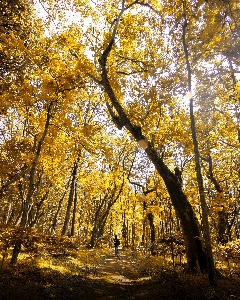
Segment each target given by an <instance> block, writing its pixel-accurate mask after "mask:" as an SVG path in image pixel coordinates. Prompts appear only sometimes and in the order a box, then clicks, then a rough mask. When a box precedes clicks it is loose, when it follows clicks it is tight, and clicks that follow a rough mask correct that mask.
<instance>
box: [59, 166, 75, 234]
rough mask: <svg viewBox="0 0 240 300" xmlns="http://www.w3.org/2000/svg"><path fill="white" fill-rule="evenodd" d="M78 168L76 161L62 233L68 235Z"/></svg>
mask: <svg viewBox="0 0 240 300" xmlns="http://www.w3.org/2000/svg"><path fill="white" fill-rule="evenodd" d="M77 169H78V163H77V162H74V166H73V172H72V182H71V189H70V193H69V198H68V205H67V211H66V215H65V220H64V224H63V229H62V235H67V232H68V226H69V222H70V215H71V207H72V203H73V197H74V192H75V186H76V178H77Z"/></svg>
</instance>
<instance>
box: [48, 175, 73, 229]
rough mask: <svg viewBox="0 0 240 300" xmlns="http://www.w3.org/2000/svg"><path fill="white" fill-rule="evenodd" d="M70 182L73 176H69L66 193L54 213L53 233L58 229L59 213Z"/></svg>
mask: <svg viewBox="0 0 240 300" xmlns="http://www.w3.org/2000/svg"><path fill="white" fill-rule="evenodd" d="M70 183H71V176H70V177H69V180H68V183H67V185H66V187H65V191H64V194H63V196H62V198H61V199H60V200H59V203H58V208H57V211H56V213H55V215H54V218H53V222H52V225H51V227H50V232H51V233H55V231H56V227H57V222H58V217H59V213H60V210H61V207H62V203H63V200H64V198H65V196H66V194H67V190H68V188H69V185H70Z"/></svg>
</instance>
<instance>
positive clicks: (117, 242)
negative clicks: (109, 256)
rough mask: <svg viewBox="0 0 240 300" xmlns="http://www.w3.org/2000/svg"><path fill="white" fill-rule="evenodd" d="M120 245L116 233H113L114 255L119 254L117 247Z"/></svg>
mask: <svg viewBox="0 0 240 300" xmlns="http://www.w3.org/2000/svg"><path fill="white" fill-rule="evenodd" d="M119 245H120V240H119V239H118V237H117V235H116V234H115V238H114V248H115V255H116V256H119V249H118V247H119Z"/></svg>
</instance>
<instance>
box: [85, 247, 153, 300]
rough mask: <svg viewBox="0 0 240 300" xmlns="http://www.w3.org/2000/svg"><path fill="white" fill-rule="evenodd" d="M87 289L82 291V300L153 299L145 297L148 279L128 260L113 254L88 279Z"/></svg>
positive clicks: (123, 256) (125, 257)
mask: <svg viewBox="0 0 240 300" xmlns="http://www.w3.org/2000/svg"><path fill="white" fill-rule="evenodd" d="M89 283H91V284H90V288H89V289H84V293H83V295H82V299H89V300H90V299H91V300H95V299H98V300H105V299H106V300H107V299H129V300H130V299H153V298H152V297H151V298H148V297H147V295H146V289H145V287H146V284H147V283H150V278H149V277H146V276H143V275H142V274H141V273H140V272H138V271H137V270H136V268H134V266H133V264H132V263H131V261H130V259H129V258H128V257H127V256H126V255H124V254H121V256H120V258H118V257H116V256H115V255H114V254H113V253H112V254H110V255H108V256H106V257H105V259H104V261H103V262H102V263H100V264H99V266H98V267H97V269H96V271H95V272H94V273H93V274H91V275H90V276H89V277H88V284H89Z"/></svg>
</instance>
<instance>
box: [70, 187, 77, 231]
mask: <svg viewBox="0 0 240 300" xmlns="http://www.w3.org/2000/svg"><path fill="white" fill-rule="evenodd" d="M76 213H77V182H76V184H75V194H74V202H73V216H72V228H71V236H74V234H75V222H76Z"/></svg>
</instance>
